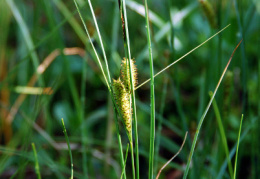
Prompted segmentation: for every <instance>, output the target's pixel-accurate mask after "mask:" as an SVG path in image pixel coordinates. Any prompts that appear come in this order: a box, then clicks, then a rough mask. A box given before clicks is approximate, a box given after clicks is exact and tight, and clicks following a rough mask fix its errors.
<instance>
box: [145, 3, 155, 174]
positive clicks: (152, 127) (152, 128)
mask: <svg viewBox="0 0 260 179" xmlns="http://www.w3.org/2000/svg"><path fill="white" fill-rule="evenodd" d="M144 3H145V19H146V33H147V40H148V49H149V64H150V77H151V82H150V95H151V102H150V106H151V121H150V124H151V125H150V152H149V178H150V179H152V178H153V163H154V138H155V99H154V70H153V54H152V43H151V35H150V26H149V14H148V13H149V12H148V5H147V0H145V1H144Z"/></svg>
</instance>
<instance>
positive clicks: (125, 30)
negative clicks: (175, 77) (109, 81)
mask: <svg viewBox="0 0 260 179" xmlns="http://www.w3.org/2000/svg"><path fill="white" fill-rule="evenodd" d="M118 3H119V9H120V13H121V21H122V30H123V39H124V49H125V56H126V57H127V58H128V59H129V60H128V66H129V72H130V74H129V76H130V82H131V85H130V86H131V100H130V102H131V105H132V109H133V114H132V111H130V114H132V116H131V117H132V121H133V125H134V135H135V160H136V161H135V162H136V176H137V179H139V149H138V148H139V146H138V129H137V116H136V102H135V91H134V81H133V74H132V69H133V67H132V63H130V59H131V51H130V39H129V32H128V21H127V13H126V3H125V0H118ZM129 110H131V109H129ZM132 139H133V137H132V136H131V140H132ZM132 142H133V141H130V143H132ZM132 149H133V147H132ZM132 173H133V178H135V170H134V159H133V158H132Z"/></svg>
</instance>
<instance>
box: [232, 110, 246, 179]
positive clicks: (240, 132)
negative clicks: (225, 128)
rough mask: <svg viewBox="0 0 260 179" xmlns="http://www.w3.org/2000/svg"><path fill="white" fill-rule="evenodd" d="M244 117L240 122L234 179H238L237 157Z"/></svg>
mask: <svg viewBox="0 0 260 179" xmlns="http://www.w3.org/2000/svg"><path fill="white" fill-rule="evenodd" d="M243 117H244V115H243V114H242V116H241V121H240V127H239V131H238V139H237V150H236V159H235V166H234V175H233V176H234V179H235V178H236V171H237V156H238V148H239V142H240V134H241V128H242V123H243Z"/></svg>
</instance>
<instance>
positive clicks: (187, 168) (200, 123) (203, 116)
mask: <svg viewBox="0 0 260 179" xmlns="http://www.w3.org/2000/svg"><path fill="white" fill-rule="evenodd" d="M241 42H242V40H241V41H240V42H239V43H238V45H237V46H236V48H235V49H234V51H233V53H232V55H231V57H230V59H229V61H228V63H227V65H226V67H225V69H224V71H223V73H222V75H221V77H220V79H219V81H218V84H217V86H216V88H215V91H214V93H213V95H212V97H211V98H210V101H209V103H208V106H207V107H206V110H205V111H204V113H203V115H202V117H201V119H200V121H199V125H198V127H197V130H196V133H195V136H194V139H193V142H192V146H191V151H190V154H189V159H188V163H187V165H186V169H185V172H184V176H183V179H186V178H187V176H188V172H189V169H190V164H191V159H192V156H193V153H194V149H195V146H196V143H197V140H198V136H199V132H200V128H201V126H202V124H203V121H204V119H205V117H206V114H207V113H208V110H209V108H210V106H211V103H212V101H213V99H214V97H215V95H216V93H217V90H218V88H219V85H220V83H221V81H222V79H223V77H224V75H225V73H226V71H227V68H228V66H229V64H230V62H231V60H232V58H233V55H234V53H235V51H236V50H237V48H238V47H239V45H240V44H241Z"/></svg>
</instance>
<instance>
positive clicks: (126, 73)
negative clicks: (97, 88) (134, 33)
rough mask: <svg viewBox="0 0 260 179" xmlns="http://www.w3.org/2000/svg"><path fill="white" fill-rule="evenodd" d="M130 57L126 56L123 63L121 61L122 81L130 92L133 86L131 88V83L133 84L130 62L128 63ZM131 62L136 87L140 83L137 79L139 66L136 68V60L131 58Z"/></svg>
mask: <svg viewBox="0 0 260 179" xmlns="http://www.w3.org/2000/svg"><path fill="white" fill-rule="evenodd" d="M128 63H129V62H128V59H126V58H124V59H123V60H122V63H121V78H122V81H123V83H124V85H125V88H126V90H127V91H128V92H130V90H131V88H130V84H131V81H130V79H131V78H130V70H129V64H128ZM130 63H131V66H132V68H131V70H132V74H133V84H134V88H135V87H136V86H137V84H138V80H137V68H136V65H135V64H134V63H135V61H134V60H132V59H131V60H130Z"/></svg>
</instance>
